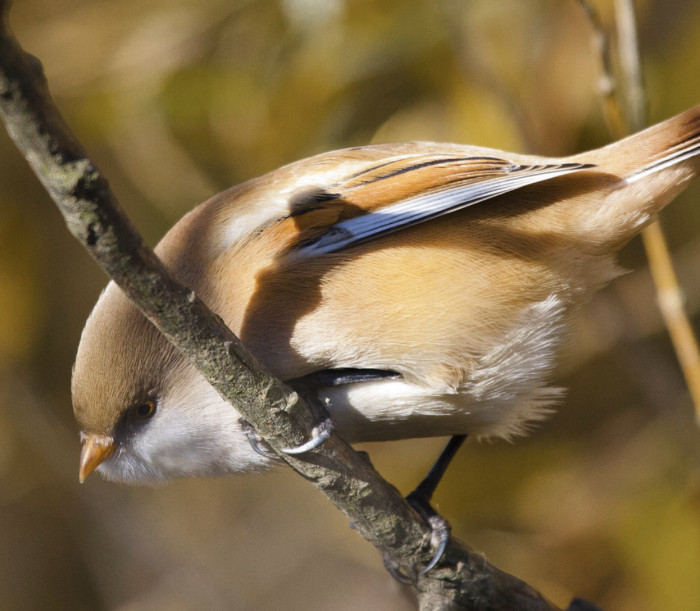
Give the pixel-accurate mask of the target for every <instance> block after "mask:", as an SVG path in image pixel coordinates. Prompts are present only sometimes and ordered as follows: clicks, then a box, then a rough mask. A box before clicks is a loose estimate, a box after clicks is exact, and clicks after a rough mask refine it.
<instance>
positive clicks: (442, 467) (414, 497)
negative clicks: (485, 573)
mask: <svg viewBox="0 0 700 611" xmlns="http://www.w3.org/2000/svg"><path fill="white" fill-rule="evenodd" d="M466 438H467V436H466V435H453V436H452V438H451V439H450V440H449V441H448V442H447V445H446V446H445V449H444V450H443V451H442V453H441V454H440V456H439V457H438V459H437V461H436V462H435V464H434V465H433V467H432V468H431V469H430V471H429V473H428V475H426V476H425V478H424V479H423V481H422V482H421V483H420V484H418V486H417V487H416V489H415V490H414V491H413V492H411V494H409V495H408V496H407V497H406V500H407V501H408V502H409V503H410V505H411V507H413V508H414V509H415V510H416V511H417V512H418V513H419V514H420V515H421V516H422V517H423V519H424V520H425V521H426V522H427V523H428V524H429V525H430V527H431V528H432V529H433V535H434V536H435V537H437V544H436V550H435V554H434V555H433V557H432V559H431V560H430V562H429V563H428V564H427V565H426V566H424V567H423V568H422V569H421V570H420V571H418V575H424V574H425V573H427V572H428V571H429V570H430V569H432V568H433V567H434V566H435V565H436V564H437V563H438V562H439V561H440V559H441V558H442V556H443V554H444V553H445V549H446V548H447V544H448V543H449V541H450V525H449V524H448V523H447V522H446V521H445V519H444V518H442V517H441V516H440V515H438V513H437V511H435V510H434V509H433V507H432V506H431V505H430V499H432V498H433V494H434V493H435V489H436V488H437V486H438V484H439V483H440V480H441V479H442V476H443V475H444V474H445V471H446V470H447V467H448V466H449V464H450V462H451V461H452V459H453V458H454V456H455V454H457V450H459V448H460V447H462V444H463V443H464V441H465V440H466ZM384 566H385V567H386V569H387V571H389V573H390V574H391V576H392V577H393V578H394V579H396V580H397V581H398V582H400V583H405V584H410V583H413V581H414V579H412V578H410V577H409V576H408V575H406V574H404V573H403V572H402V571H401V570H400V569H399V568H398V567H397V566H396V565H394V564H393V562H391V561H390V560H389V558H388V557H387V556H384Z"/></svg>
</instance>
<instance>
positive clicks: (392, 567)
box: [382, 494, 451, 585]
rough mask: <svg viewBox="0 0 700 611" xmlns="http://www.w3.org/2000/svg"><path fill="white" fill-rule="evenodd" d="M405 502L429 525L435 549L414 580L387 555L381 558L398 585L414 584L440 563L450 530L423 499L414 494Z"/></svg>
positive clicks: (446, 523)
mask: <svg viewBox="0 0 700 611" xmlns="http://www.w3.org/2000/svg"><path fill="white" fill-rule="evenodd" d="M406 500H407V501H408V503H409V504H410V505H411V507H413V508H414V509H415V510H416V511H417V512H418V513H419V514H420V515H421V517H422V518H423V519H424V520H425V521H426V522H427V523H428V524H429V525H430V528H431V529H432V531H433V534H432V537H431V543H433V546H434V547H435V553H434V554H433V557H432V558H431V559H430V561H429V562H428V563H427V564H426V565H425V566H424V567H423V568H422V569H420V570H419V571H418V572H417V573H416V577H415V578H411V577H410V576H409V575H406V573H404V572H403V571H402V570H401V569H400V568H399V567H398V566H397V565H396V563H395V562H394V561H393V560H392V559H391V558H389V556H388V555H387V554H384V555H383V556H382V558H383V560H384V567H385V568H386V570H387V571H388V572H389V574H390V575H391V576H392V577H393V578H394V579H396V581H398V582H399V583H402V584H406V585H408V584H412V583H415V581H416V579H417V578H418V577H420V576H421V575H425V574H426V573H427V572H428V571H430V570H432V569H433V568H434V567H435V565H436V564H437V563H438V562H440V560H441V559H442V557H443V556H444V555H445V550H446V549H447V544H448V543H449V541H450V534H451V529H450V525H449V524H448V522H447V520H445V518H443V517H442V516H440V515H439V514H438V513H437V512H436V511H435V510H434V509H433V508H432V507H431V505H430V503H429V502H428V501H426V500H425V499H424V498H421V497H420V496H418V495H415V494H409V495H408V496H407V497H406Z"/></svg>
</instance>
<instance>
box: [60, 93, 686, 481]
mask: <svg viewBox="0 0 700 611" xmlns="http://www.w3.org/2000/svg"><path fill="white" fill-rule="evenodd" d="M699 172H700V105H698V106H695V107H694V108H691V109H690V110H687V111H685V112H683V113H682V114H680V115H677V116H675V117H673V118H670V119H667V120H666V121H664V122H661V123H659V124H657V125H655V126H653V127H650V128H647V129H646V130H643V131H641V132H639V133H637V134H634V135H631V136H629V137H627V138H624V139H622V140H619V141H616V142H613V143H611V144H608V145H606V146H603V147H602V148H598V149H595V150H592V151H589V152H585V153H579V154H576V155H572V156H568V157H562V158H550V157H540V156H535V155H524V154H516V153H508V152H503V151H500V150H496V149H490V148H484V147H477V146H468V145H461V144H444V143H432V142H407V143H398V144H375V145H369V146H361V147H354V148H347V149H344V150H339V151H334V152H328V153H322V154H319V155H316V156H313V157H310V158H307V159H304V160H301V161H297V162H295V163H291V164H289V165H286V166H284V167H282V168H279V169H277V170H274V171H272V172H270V173H268V174H265V175H264V176H261V177H258V178H254V179H252V180H249V181H247V182H244V183H242V184H240V185H237V186H234V187H232V188H230V189H228V190H226V191H223V192H221V193H219V194H217V195H215V196H213V197H212V198H211V199H209V200H208V201H206V202H204V203H203V204H200V205H199V206H198V207H196V208H194V209H193V210H192V211H190V212H189V213H187V214H186V215H185V216H184V217H183V218H182V219H181V220H180V221H179V222H177V223H176V224H175V225H174V226H173V227H172V229H170V230H169V231H168V232H167V233H166V235H165V236H164V237H163V238H162V240H161V241H160V243H159V244H158V245H157V247H156V248H155V252H156V254H157V255H158V256H159V257H160V258H161V260H162V261H163V262H164V263H165V265H166V266H167V267H168V268H169V270H170V271H171V273H172V274H173V275H174V276H175V277H176V278H177V279H178V280H180V281H181V282H182V283H184V284H185V285H186V286H188V287H189V288H190V289H191V290H192V291H194V292H195V294H196V295H198V296H199V297H201V298H202V299H203V301H204V302H205V303H206V304H207V305H208V306H209V307H210V309H212V310H213V311H214V312H215V313H216V314H218V315H219V316H220V317H221V318H222V319H223V321H224V322H225V323H226V324H227V325H228V326H229V328H230V329H231V330H232V331H233V332H234V333H235V334H236V335H237V336H238V337H239V338H240V339H241V341H242V342H243V344H244V345H245V347H246V348H247V349H248V350H249V351H250V352H251V353H252V354H253V355H254V356H255V357H256V358H257V359H258V360H259V361H260V362H261V363H262V364H263V365H265V366H266V367H267V368H268V369H269V370H270V371H271V372H272V373H273V374H274V375H275V376H277V377H278V378H279V379H280V380H282V381H284V382H287V383H288V384H289V385H290V386H291V387H292V388H298V389H303V391H304V392H305V393H307V395H308V397H309V398H310V399H312V400H313V401H316V402H317V403H318V404H319V405H322V406H323V407H324V408H325V409H326V410H327V412H328V414H329V416H330V420H331V421H332V423H333V426H334V429H333V430H334V431H335V433H337V434H339V435H340V436H342V437H343V438H344V439H345V440H346V441H348V442H350V443H356V442H365V441H391V440H398V439H408V438H419V437H433V436H454V437H453V439H454V440H457V441H459V440H460V439H463V438H464V437H465V436H467V435H469V436H471V437H474V438H477V439H494V438H505V439H511V438H514V437H517V436H519V435H522V434H525V433H527V432H528V431H529V429H530V428H531V427H532V425H533V424H534V423H537V421H540V420H542V419H543V418H546V417H547V416H548V415H549V414H550V413H551V412H552V410H553V409H555V408H556V407H557V406H558V405H559V404H560V403H561V402H562V400H563V390H562V389H560V388H558V387H556V386H553V385H552V384H553V375H554V371H555V369H556V364H557V357H558V354H559V352H560V350H561V349H562V347H563V346H565V345H566V344H567V342H569V341H570V331H571V327H572V321H573V318H574V316H575V315H576V312H577V311H578V309H579V308H580V307H581V305H582V304H584V303H585V302H586V301H587V300H588V299H589V298H590V297H591V295H592V294H593V293H594V292H595V291H596V290H598V289H600V288H601V287H602V286H604V285H605V284H607V283H608V282H610V281H611V280H613V279H614V278H615V277H616V276H618V275H619V274H620V273H622V270H621V269H620V268H619V267H618V265H617V264H616V261H615V254H616V252H617V251H618V250H619V249H620V248H621V247H622V246H623V245H624V244H625V243H627V242H628V241H629V240H630V239H631V238H632V237H633V236H634V235H636V234H637V233H638V232H639V231H641V230H642V228H643V227H645V226H646V225H647V224H649V223H650V222H652V221H653V220H654V219H655V218H656V216H657V214H658V213H659V211H660V210H661V209H662V208H664V207H665V206H666V205H667V204H668V203H669V202H671V201H672V200H673V199H674V198H675V197H676V196H677V195H678V194H679V193H680V192H681V191H682V190H683V189H685V188H686V187H687V186H688V184H689V183H690V181H691V180H692V179H694V178H695V177H696V176H697V175H698V173H699ZM71 391H72V398H73V409H74V414H75V417H76V419H77V422H78V425H79V428H80V436H81V440H82V452H81V459H80V467H79V479H80V481H81V482H82V481H83V480H84V479H85V478H86V477H87V476H88V475H89V474H90V473H91V472H93V471H95V470H96V471H97V472H99V473H100V474H101V475H103V476H104V477H105V478H107V479H109V480H113V481H118V482H126V483H158V482H165V481H168V480H171V479H173V478H180V477H207V476H220V475H226V474H230V473H237V472H244V473H245V472H259V471H264V470H266V469H269V468H270V467H271V466H273V465H275V464H276V463H277V462H278V461H276V460H275V458H273V457H271V456H270V455H269V453H266V452H261V451H259V448H256V447H255V444H251V437H250V431H249V427H248V426H247V423H246V422H245V420H244V419H243V418H242V417H241V415H240V414H239V413H238V412H237V411H236V410H235V409H234V408H232V407H231V406H230V405H229V404H228V403H227V402H226V401H225V400H224V399H222V398H221V397H220V396H219V395H218V394H217V392H216V391H215V390H214V389H213V388H212V387H211V386H210V385H209V383H208V382H207V381H206V380H205V378H204V377H203V376H202V374H201V373H199V372H198V371H197V370H196V369H195V368H194V366H193V365H191V364H190V363H189V362H188V361H187V360H186V359H185V358H184V357H183V356H182V355H181V354H180V353H179V352H178V351H177V350H176V349H175V348H174V347H173V346H172V345H171V344H170V343H169V342H168V341H167V340H166V339H165V337H164V336H162V335H161V334H160V333H159V332H158V331H157V330H156V328H155V327H154V326H153V325H152V324H151V323H150V322H149V321H148V320H147V319H146V318H145V317H144V316H143V315H142V314H141V313H140V312H139V310H138V309H137V308H136V307H135V306H134V305H133V304H132V303H131V302H130V301H129V299H127V297H125V295H124V294H123V293H122V292H121V290H120V289H119V287H118V286H117V285H116V284H115V283H114V282H110V283H109V284H108V286H107V287H106V289H105V290H104V291H103V293H102V294H101V295H100V297H99V299H98V301H97V303H96V305H95V307H94V309H93V311H92V312H91V314H90V315H89V318H88V319H87V322H86V324H85V327H84V330H83V332H82V335H81V338H80V342H79V346H78V350H77V355H76V360H75V364H74V367H73V374H72V382H71ZM454 449H455V447H454V446H453V448H452V450H453V451H454Z"/></svg>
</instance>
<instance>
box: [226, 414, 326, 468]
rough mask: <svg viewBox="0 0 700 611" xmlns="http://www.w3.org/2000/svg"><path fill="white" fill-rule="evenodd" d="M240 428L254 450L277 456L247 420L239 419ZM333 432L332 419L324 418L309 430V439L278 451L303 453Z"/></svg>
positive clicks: (270, 456)
mask: <svg viewBox="0 0 700 611" xmlns="http://www.w3.org/2000/svg"><path fill="white" fill-rule="evenodd" d="M240 423H241V428H242V429H243V432H244V433H245V435H246V437H247V438H248V443H249V444H250V447H251V448H253V450H255V452H257V453H258V454H260V456H264V457H265V458H279V457H278V456H277V454H275V452H273V451H272V449H270V448H269V447H266V444H265V440H264V439H263V438H262V437H261V436H260V433H258V432H257V431H256V430H255V429H254V428H253V425H251V424H250V422H248V421H247V420H243V419H241V420H240ZM332 433H333V421H332V420H331V419H330V418H326V419H325V420H323V421H322V422H321V423H320V424H319V425H317V426H315V427H314V428H313V429H312V431H311V439H309V440H308V441H306V442H304V443H302V444H301V445H298V446H296V447H293V448H282V449H281V450H280V452H283V453H284V454H303V453H304V452H310V451H311V450H315V449H316V448H318V447H319V446H320V445H321V444H323V442H324V441H326V439H328V438H329V437H330V436H331V434H332Z"/></svg>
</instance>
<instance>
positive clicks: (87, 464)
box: [78, 435, 114, 484]
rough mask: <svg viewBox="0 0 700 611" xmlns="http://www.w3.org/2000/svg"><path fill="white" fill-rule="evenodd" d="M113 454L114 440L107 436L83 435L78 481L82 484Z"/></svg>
mask: <svg viewBox="0 0 700 611" xmlns="http://www.w3.org/2000/svg"><path fill="white" fill-rule="evenodd" d="M112 452H114V439H112V438H111V437H108V436H107V435H85V436H84V437H83V450H82V452H80V470H79V471H78V479H79V480H80V483H81V484H82V483H83V482H84V481H85V478H86V477H87V476H88V475H90V473H92V472H93V471H94V470H95V469H97V467H98V466H99V465H100V464H101V463H103V462H104V461H105V460H107V459H108V458H109V456H110V455H111V454H112Z"/></svg>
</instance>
